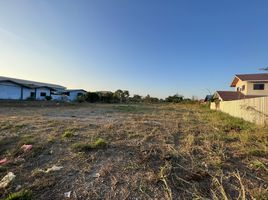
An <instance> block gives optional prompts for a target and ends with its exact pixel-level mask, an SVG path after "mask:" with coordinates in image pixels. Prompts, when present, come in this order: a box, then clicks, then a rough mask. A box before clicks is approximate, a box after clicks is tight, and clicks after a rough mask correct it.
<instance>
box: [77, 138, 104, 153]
mask: <svg viewBox="0 0 268 200" xmlns="http://www.w3.org/2000/svg"><path fill="white" fill-rule="evenodd" d="M107 146H108V144H107V142H106V141H105V140H103V139H102V138H99V139H97V140H96V141H94V142H93V143H76V144H74V145H73V149H75V150H77V151H91V150H94V149H104V148H106V147H107Z"/></svg>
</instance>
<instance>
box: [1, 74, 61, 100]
mask: <svg viewBox="0 0 268 200" xmlns="http://www.w3.org/2000/svg"><path fill="white" fill-rule="evenodd" d="M65 89H66V88H65V87H64V86H61V85H55V84H50V83H41V82H35V81H29V80H22V79H16V78H9V77H4V76H0V99H7V100H27V99H35V100H45V99H46V97H48V96H49V97H51V95H52V94H53V93H54V92H56V91H64V90H65Z"/></svg>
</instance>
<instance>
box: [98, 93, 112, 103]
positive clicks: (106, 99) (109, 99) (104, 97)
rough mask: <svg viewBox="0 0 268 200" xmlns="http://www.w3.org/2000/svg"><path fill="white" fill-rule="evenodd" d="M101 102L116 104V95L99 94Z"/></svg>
mask: <svg viewBox="0 0 268 200" xmlns="http://www.w3.org/2000/svg"><path fill="white" fill-rule="evenodd" d="M98 95H99V98H100V102H102V103H114V93H112V92H99V93H98Z"/></svg>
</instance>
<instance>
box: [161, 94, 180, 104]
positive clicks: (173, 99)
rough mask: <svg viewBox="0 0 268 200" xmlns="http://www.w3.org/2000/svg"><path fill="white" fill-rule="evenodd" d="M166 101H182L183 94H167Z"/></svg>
mask: <svg viewBox="0 0 268 200" xmlns="http://www.w3.org/2000/svg"><path fill="white" fill-rule="evenodd" d="M165 101H166V102H171V103H179V102H182V101H183V96H182V95H179V94H175V95H173V96H169V97H167V98H166V99H165Z"/></svg>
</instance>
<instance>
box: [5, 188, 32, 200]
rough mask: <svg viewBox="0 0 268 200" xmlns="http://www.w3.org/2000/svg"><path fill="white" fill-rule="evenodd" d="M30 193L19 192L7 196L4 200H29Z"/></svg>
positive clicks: (30, 197)
mask: <svg viewBox="0 0 268 200" xmlns="http://www.w3.org/2000/svg"><path fill="white" fill-rule="evenodd" d="M31 199H32V193H31V192H30V191H28V190H21V191H19V192H15V193H12V194H10V195H8V197H7V198H6V199H5V200H31Z"/></svg>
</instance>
